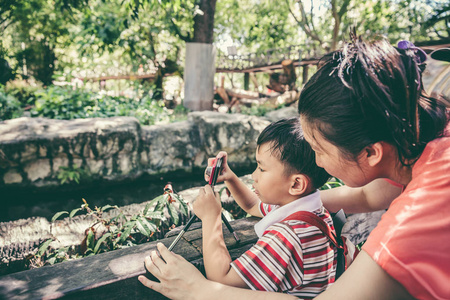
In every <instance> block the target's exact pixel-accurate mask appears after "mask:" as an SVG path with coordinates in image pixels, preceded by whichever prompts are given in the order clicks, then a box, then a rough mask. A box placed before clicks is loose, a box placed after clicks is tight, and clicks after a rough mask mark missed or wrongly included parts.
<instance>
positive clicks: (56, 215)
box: [52, 211, 69, 222]
mask: <svg viewBox="0 0 450 300" xmlns="http://www.w3.org/2000/svg"><path fill="white" fill-rule="evenodd" d="M68 213H69V212H68V211H60V212H57V213H56V214H55V215H54V216H53V218H52V222H55V221H56V219H58V218H59V217H60V216H62V215H64V214H68Z"/></svg>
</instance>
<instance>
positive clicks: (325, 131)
mask: <svg viewBox="0 0 450 300" xmlns="http://www.w3.org/2000/svg"><path fill="white" fill-rule="evenodd" d="M321 62H322V63H323V65H322V66H321V67H320V69H319V70H318V71H317V72H316V73H315V74H314V76H313V77H312V78H311V79H310V80H309V81H308V82H307V83H306V85H305V87H304V88H303V90H302V92H301V94H300V98H299V103H298V111H299V113H300V115H301V118H303V119H304V120H305V121H306V122H308V123H309V124H311V125H312V126H314V127H315V128H316V129H318V130H319V131H320V133H321V134H322V135H323V136H324V137H325V138H326V139H327V140H328V141H330V142H331V143H332V144H334V145H335V146H337V147H338V148H339V149H340V150H341V151H342V153H344V155H346V156H347V158H348V159H351V160H356V157H357V156H358V154H359V153H360V152H361V151H362V150H363V149H364V147H366V146H368V145H371V144H373V143H376V142H379V141H384V142H387V143H389V144H391V145H393V146H395V147H396V148H397V152H398V156H399V160H400V162H401V163H402V164H403V165H411V164H413V163H414V162H415V161H416V160H417V159H418V158H419V156H420V155H421V154H422V152H423V149H424V148H425V146H426V144H427V143H428V142H429V141H431V140H433V139H435V138H437V137H439V136H441V135H442V134H443V131H444V129H445V126H446V124H447V116H446V108H445V106H444V104H443V103H441V102H439V101H437V100H436V99H435V98H432V97H428V96H427V95H426V94H425V92H424V90H423V84H422V78H421V73H422V71H423V69H424V67H425V66H424V64H420V63H419V62H418V61H417V59H416V57H415V55H414V51H413V50H412V49H406V50H404V49H398V48H396V47H393V46H391V45H390V44H389V43H388V42H387V41H386V40H378V41H374V42H373V43H366V42H364V41H362V40H361V38H357V37H356V36H355V35H353V36H352V41H351V42H350V43H347V44H346V45H345V46H344V47H343V49H342V50H339V51H336V52H333V53H330V54H328V55H326V56H325V57H324V58H322V60H321Z"/></svg>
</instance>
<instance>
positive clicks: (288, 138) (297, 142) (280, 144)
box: [256, 117, 330, 189]
mask: <svg viewBox="0 0 450 300" xmlns="http://www.w3.org/2000/svg"><path fill="white" fill-rule="evenodd" d="M266 143H271V144H272V145H271V147H270V151H271V154H272V155H274V156H275V157H277V158H278V159H279V160H280V161H281V162H282V163H283V165H284V167H285V173H286V175H291V174H294V173H298V174H303V175H306V176H308V178H309V179H310V180H311V185H312V187H313V188H314V189H318V188H320V187H321V186H322V185H324V184H325V183H326V182H327V180H328V179H329V178H330V175H329V174H328V173H327V172H326V171H325V170H324V169H323V168H320V167H319V166H317V165H316V157H315V154H314V151H313V150H312V148H311V146H310V145H309V144H308V142H307V141H306V140H305V138H304V136H303V130H302V128H301V126H300V119H299V118H298V117H294V118H289V119H281V120H279V121H276V122H273V123H271V124H270V125H269V126H267V127H266V128H265V129H264V130H263V131H262V132H261V134H260V135H259V136H258V140H257V141H256V145H257V149H258V148H259V147H260V146H261V145H263V144H266Z"/></svg>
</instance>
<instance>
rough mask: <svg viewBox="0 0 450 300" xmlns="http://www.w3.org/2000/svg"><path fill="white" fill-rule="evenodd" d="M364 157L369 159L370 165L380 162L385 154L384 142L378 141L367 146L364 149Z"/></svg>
mask: <svg viewBox="0 0 450 300" xmlns="http://www.w3.org/2000/svg"><path fill="white" fill-rule="evenodd" d="M364 151H365V152H364V159H365V160H366V161H367V163H368V164H369V166H371V167H374V166H376V165H377V164H379V163H380V161H381V160H382V158H383V154H384V143H383V142H376V143H374V144H372V145H369V146H367V147H366V148H365V149H364Z"/></svg>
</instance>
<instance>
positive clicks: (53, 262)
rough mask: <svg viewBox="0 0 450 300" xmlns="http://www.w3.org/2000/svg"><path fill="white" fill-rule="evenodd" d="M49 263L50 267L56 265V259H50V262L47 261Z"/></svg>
mask: <svg viewBox="0 0 450 300" xmlns="http://www.w3.org/2000/svg"><path fill="white" fill-rule="evenodd" d="M47 262H48V263H49V264H50V265H54V264H55V262H56V257H51V258H49V260H47Z"/></svg>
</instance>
